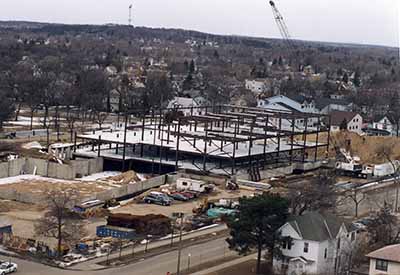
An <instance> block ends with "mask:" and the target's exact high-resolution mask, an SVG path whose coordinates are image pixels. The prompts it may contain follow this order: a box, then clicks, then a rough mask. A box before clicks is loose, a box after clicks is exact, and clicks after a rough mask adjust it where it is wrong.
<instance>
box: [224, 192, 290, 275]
mask: <svg viewBox="0 0 400 275" xmlns="http://www.w3.org/2000/svg"><path fill="white" fill-rule="evenodd" d="M288 205H289V203H288V201H287V200H286V199H285V198H282V197H280V196H279V195H276V194H269V193H264V194H263V195H258V196H255V197H252V198H241V199H240V201H239V212H238V213H237V215H235V216H234V217H232V218H231V219H230V220H229V221H228V227H229V229H230V237H229V238H228V239H227V242H228V243H229V247H230V248H231V249H234V250H236V251H238V252H239V253H240V254H245V253H248V252H249V251H251V250H252V249H254V248H255V249H257V253H258V256H257V274H260V267H261V253H262V251H263V250H266V249H267V250H268V252H269V255H270V259H271V261H272V259H273V258H274V256H275V257H278V256H279V254H280V251H281V250H280V247H281V244H283V242H284V241H287V240H283V238H282V237H281V235H280V233H279V232H278V229H279V228H280V227H281V226H282V225H283V224H284V223H285V222H286V220H287V217H288Z"/></svg>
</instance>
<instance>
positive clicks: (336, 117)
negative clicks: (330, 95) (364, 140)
mask: <svg viewBox="0 0 400 275" xmlns="http://www.w3.org/2000/svg"><path fill="white" fill-rule="evenodd" d="M356 115H357V113H354V112H342V111H334V112H332V113H331V125H333V126H340V125H341V124H342V122H343V121H344V120H345V121H346V122H347V123H349V122H350V121H351V120H352V119H353V118H354V117H355V116H356Z"/></svg>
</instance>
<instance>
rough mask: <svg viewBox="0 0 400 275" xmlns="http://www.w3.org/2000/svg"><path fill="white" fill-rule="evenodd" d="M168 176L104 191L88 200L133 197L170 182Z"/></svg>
mask: <svg viewBox="0 0 400 275" xmlns="http://www.w3.org/2000/svg"><path fill="white" fill-rule="evenodd" d="M167 178H168V175H162V176H159V177H155V178H151V179H148V180H144V181H141V182H137V183H133V184H128V185H125V186H122V187H119V188H114V189H111V190H107V191H103V192H100V193H97V194H95V195H93V196H92V197H88V198H86V200H88V199H98V200H103V201H106V200H110V199H117V198H120V197H124V196H127V195H132V194H135V193H138V192H142V191H146V190H148V189H151V188H155V187H159V186H161V185H163V184H165V183H167V181H168V179H167Z"/></svg>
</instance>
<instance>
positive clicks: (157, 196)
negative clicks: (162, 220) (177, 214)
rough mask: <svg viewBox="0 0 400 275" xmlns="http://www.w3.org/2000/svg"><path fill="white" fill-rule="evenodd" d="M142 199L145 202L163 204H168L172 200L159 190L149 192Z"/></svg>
mask: <svg viewBox="0 0 400 275" xmlns="http://www.w3.org/2000/svg"><path fill="white" fill-rule="evenodd" d="M143 201H144V202H145V203H154V204H160V205H163V206H170V205H171V203H172V200H171V198H170V197H168V195H166V194H164V193H160V192H150V194H148V195H147V196H146V197H145V198H144V199H143Z"/></svg>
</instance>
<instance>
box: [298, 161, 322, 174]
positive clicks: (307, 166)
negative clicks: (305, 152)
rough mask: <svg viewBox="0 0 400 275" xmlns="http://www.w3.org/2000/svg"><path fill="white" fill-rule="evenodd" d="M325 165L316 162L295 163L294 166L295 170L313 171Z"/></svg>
mask: <svg viewBox="0 0 400 275" xmlns="http://www.w3.org/2000/svg"><path fill="white" fill-rule="evenodd" d="M322 165H323V163H322V161H316V162H305V163H301V162H298V163H295V164H294V170H299V171H304V172H306V171H312V170H315V169H318V168H321V167H322Z"/></svg>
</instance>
